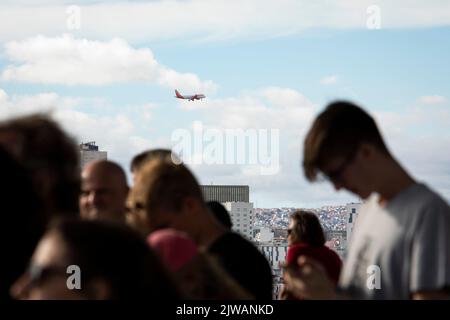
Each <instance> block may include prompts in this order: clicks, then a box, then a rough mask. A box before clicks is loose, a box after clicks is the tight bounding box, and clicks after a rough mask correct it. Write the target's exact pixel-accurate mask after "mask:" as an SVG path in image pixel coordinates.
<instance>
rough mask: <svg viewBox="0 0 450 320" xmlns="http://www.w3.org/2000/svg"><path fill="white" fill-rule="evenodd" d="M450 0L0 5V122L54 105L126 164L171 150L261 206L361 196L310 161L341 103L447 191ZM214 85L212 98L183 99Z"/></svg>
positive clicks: (54, 112) (61, 118) (59, 116)
mask: <svg viewBox="0 0 450 320" xmlns="http://www.w3.org/2000/svg"><path fill="white" fill-rule="evenodd" d="M449 39H450V1H444V0H430V1H417V0H416V1H415V0H410V1H400V0H399V1H395V3H394V1H375V0H371V1H366V0H347V1H329V0H317V1H303V0H296V1H294V0H277V1H275V0H272V1H269V0H244V1H234V0H227V1H225V0H183V1H174V0H170V1H101V0H97V1H88V0H85V1H32V0H28V1H26V0H19V1H17V0H16V1H12V0H11V1H8V0H3V1H0V120H4V119H9V118H11V117H15V116H19V115H24V114H30V113H34V112H46V113H48V114H49V115H50V116H51V117H53V118H54V119H56V120H57V121H58V122H59V123H61V125H62V126H63V127H64V128H65V129H66V130H67V131H68V132H69V133H70V135H71V136H73V137H74V139H76V141H77V142H87V141H95V142H96V143H97V145H98V146H99V147H100V149H101V150H104V151H107V152H108V158H109V159H110V160H112V161H116V162H118V163H119V164H121V165H122V166H123V167H124V169H125V170H126V171H127V173H128V174H129V172H128V170H129V169H128V168H129V162H130V160H131V158H132V157H133V155H135V154H137V153H138V152H140V151H143V150H146V149H149V148H156V147H158V148H159V147H163V148H173V149H174V150H176V151H177V152H178V153H180V154H181V157H182V158H183V160H184V161H185V162H186V164H187V165H188V166H189V167H190V168H191V169H192V170H193V172H194V174H195V175H196V177H197V178H198V180H199V181H200V183H202V184H245V185H249V186H250V200H251V201H252V202H253V203H254V205H255V207H260V208H270V207H302V208H313V207H319V206H324V205H341V204H345V203H349V202H355V201H358V200H359V199H357V197H355V196H354V195H351V194H350V193H348V192H346V191H339V192H335V191H334V189H333V187H332V186H331V185H329V184H327V183H318V184H310V183H309V182H307V181H306V180H305V178H304V176H303V172H302V169H301V161H302V152H303V150H302V146H303V139H304V136H305V134H306V132H307V130H308V129H309V127H310V125H311V123H312V121H313V119H314V117H315V116H316V115H317V114H318V113H319V112H320V111H321V110H323V109H324V107H325V106H326V104H327V103H329V102H331V101H333V100H336V99H346V100H350V101H353V102H355V103H357V104H359V105H361V106H362V107H364V108H365V109H366V110H367V111H368V112H369V113H370V114H371V115H373V116H374V117H375V119H376V121H377V124H378V126H379V128H380V130H381V131H382V134H383V136H384V137H385V139H386V142H387V144H388V147H389V148H390V150H391V151H392V153H393V154H394V156H395V157H396V158H397V159H398V160H399V161H400V162H401V163H402V164H403V165H404V167H405V168H406V169H407V170H408V171H409V172H410V173H411V174H412V175H413V176H414V177H415V178H417V179H418V180H419V181H423V182H425V183H426V184H428V185H429V186H431V187H432V188H434V189H435V190H436V191H438V193H440V194H441V195H442V196H443V197H444V198H445V199H447V200H449V201H450V101H449V99H450V86H449V84H450V59H449V58H448V57H449V56H450V41H449ZM175 89H178V90H179V91H180V92H181V93H182V94H194V93H203V94H205V95H206V98H205V99H203V100H201V101H183V100H178V99H176V98H174V90H175Z"/></svg>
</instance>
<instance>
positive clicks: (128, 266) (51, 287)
mask: <svg viewBox="0 0 450 320" xmlns="http://www.w3.org/2000/svg"><path fill="white" fill-rule="evenodd" d="M70 266H77V267H79V271H80V272H79V276H80V284H81V285H80V286H79V287H78V288H76V287H75V288H69V286H68V283H69V282H70V281H71V280H70V279H69V277H70V276H71V275H72V274H73V275H75V274H76V273H71V272H69V271H68V270H69V269H68V267H70ZM11 292H12V295H13V296H14V297H16V298H17V299H30V300H55V299H58V300H59V299H61V300H86V299H87V300H109V299H114V300H115V299H127V300H128V299H130V300H147V301H149V302H151V301H153V300H173V299H177V298H179V294H178V289H176V287H175V284H174V282H173V279H172V278H171V277H170V276H169V274H168V273H167V272H166V271H165V268H164V267H163V265H162V263H161V261H160V260H159V258H158V257H157V256H156V255H155V253H153V251H152V250H151V249H150V248H149V247H148V245H147V243H146V242H145V240H144V239H143V238H141V237H140V236H139V235H138V234H137V233H135V232H134V231H133V230H131V229H129V228H128V227H125V226H122V225H117V224H111V223H107V222H100V221H85V220H58V221H56V222H53V223H52V225H51V226H50V228H49V229H48V231H47V232H46V233H45V235H44V237H43V238H42V239H41V241H40V242H39V244H38V246H37V248H36V250H35V252H34V254H33V257H32V259H31V263H30V266H29V269H28V271H27V272H26V273H25V274H24V275H23V276H22V277H20V278H19V279H18V280H17V281H16V283H15V284H14V285H13V287H12V289H11Z"/></svg>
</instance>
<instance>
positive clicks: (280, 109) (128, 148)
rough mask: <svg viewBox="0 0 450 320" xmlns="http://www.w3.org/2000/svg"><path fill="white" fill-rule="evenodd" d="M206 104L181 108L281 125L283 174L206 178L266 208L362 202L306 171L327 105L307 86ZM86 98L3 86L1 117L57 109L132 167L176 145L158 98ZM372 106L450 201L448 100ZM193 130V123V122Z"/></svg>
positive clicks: (217, 122)
mask: <svg viewBox="0 0 450 320" xmlns="http://www.w3.org/2000/svg"><path fill="white" fill-rule="evenodd" d="M203 102H205V107H204V108H203V109H198V110H195V111H186V110H185V111H181V112H191V113H192V115H196V116H198V117H199V118H198V119H201V121H202V123H203V125H204V127H205V129H209V128H215V129H217V130H219V132H224V130H225V129H232V128H241V129H243V130H246V129H256V130H259V129H278V130H280V144H279V147H280V148H279V164H280V171H279V172H278V173H277V174H275V175H261V174H258V170H254V169H255V168H252V167H251V166H245V165H238V164H234V165H233V164H230V165H216V164H213V165H206V164H200V165H192V166H191V167H192V169H193V170H194V173H195V175H196V176H197V177H198V178H199V180H200V182H201V183H204V184H210V183H211V182H213V183H215V184H247V185H249V186H250V190H251V200H252V201H256V202H257V205H258V206H259V207H264V206H273V205H278V206H283V205H289V206H291V205H296V206H301V207H316V206H321V205H324V204H344V203H346V202H350V201H356V200H357V199H356V197H355V196H353V195H350V194H349V193H348V192H339V193H336V192H335V191H334V190H333V188H332V186H331V185H329V184H326V183H324V184H310V183H308V182H307V181H306V180H305V178H304V177H303V172H302V169H301V159H302V145H303V140H304V136H305V134H306V132H307V130H308V129H309V127H310V126H311V122H312V120H313V119H314V117H315V115H316V114H317V113H318V112H319V111H320V110H321V109H322V106H317V105H316V104H314V103H313V102H311V101H310V100H309V99H308V98H306V97H305V96H304V95H302V94H301V93H300V92H299V91H297V90H295V89H291V88H277V87H269V88H262V89H259V90H249V91H245V92H243V93H242V94H240V95H239V96H236V97H229V98H224V99H208V100H207V101H203ZM85 103H86V104H90V103H89V101H84V99H82V98H73V97H63V96H60V95H58V94H55V93H41V94H36V95H28V96H24V95H20V96H15V95H13V96H9V95H8V94H7V93H6V92H5V91H3V90H1V89H0V118H1V119H4V118H7V117H11V116H14V115H17V114H23V113H29V112H33V111H37V110H42V109H44V110H49V109H52V110H53V116H54V117H55V119H57V120H59V121H61V123H62V124H63V126H64V127H65V128H66V129H67V130H68V131H69V132H70V133H71V134H73V135H75V136H76V137H77V138H78V140H79V141H87V140H95V141H96V142H97V144H98V145H99V146H100V147H101V148H102V149H104V150H107V151H108V153H109V156H110V158H111V159H113V160H115V161H118V162H119V163H121V164H122V165H123V166H124V167H126V168H127V167H128V164H129V161H130V159H131V157H132V156H133V155H134V154H136V153H137V152H139V151H142V150H144V149H146V148H150V147H161V146H164V147H169V146H170V145H171V144H172V143H173V141H170V137H166V136H158V134H157V133H155V132H149V130H148V128H149V127H154V126H155V125H156V124H155V123H154V122H153V121H154V120H153V117H152V112H153V110H154V108H156V107H157V106H155V105H153V104H148V105H142V106H137V107H132V106H125V107H123V108H120V110H121V112H119V113H112V115H106V114H105V113H100V111H99V112H98V113H84V112H82V111H80V110H81V109H82V106H83V104H85ZM102 103H107V102H104V101H103V102H102ZM191 105H194V104H191ZM195 105H197V103H195ZM49 106H54V107H53V108H50V107H49ZM368 110H369V112H370V113H371V114H373V115H374V116H375V118H376V119H377V123H378V124H379V126H380V128H381V131H382V133H383V136H384V137H385V139H386V141H387V143H388V145H389V147H390V148H391V150H392V151H393V153H394V155H395V157H396V158H398V159H399V160H400V162H401V163H402V164H403V165H404V166H405V167H406V168H407V169H408V171H410V172H411V173H412V175H413V176H415V177H417V178H418V179H419V180H420V181H425V182H426V183H427V184H429V185H430V186H431V187H433V188H434V189H436V190H437V191H438V192H439V193H441V194H442V195H443V196H444V197H445V198H447V199H450V170H449V169H448V168H449V165H448V164H449V163H450V151H449V149H448V145H450V132H449V130H448V128H449V127H450V110H448V108H445V107H444V106H436V107H434V108H431V109H430V108H419V107H417V106H413V107H409V108H406V109H405V110H403V111H401V112H395V111H389V112H379V111H377V108H373V107H372V108H369V109H368ZM145 112H148V113H149V117H148V119H149V120H146V119H145V117H143V116H142V114H143V113H145ZM193 112H196V113H197V114H195V113H193ZM180 118H181V115H180ZM190 118H191V119H192V117H190ZM186 129H188V130H189V129H190V128H189V123H187V122H186ZM205 146H206V143H205Z"/></svg>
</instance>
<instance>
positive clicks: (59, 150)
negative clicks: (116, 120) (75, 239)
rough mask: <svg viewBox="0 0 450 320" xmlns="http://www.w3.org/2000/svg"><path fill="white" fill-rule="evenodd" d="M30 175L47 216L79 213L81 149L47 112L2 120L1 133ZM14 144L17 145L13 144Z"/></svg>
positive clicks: (9, 148)
mask: <svg viewBox="0 0 450 320" xmlns="http://www.w3.org/2000/svg"><path fill="white" fill-rule="evenodd" d="M1 134H5V135H11V136H10V138H11V139H13V141H14V142H13V143H9V144H8V143H5V144H6V147H7V148H8V151H10V152H11V153H12V154H13V155H14V156H15V157H16V158H17V160H18V161H19V162H20V163H21V164H22V165H23V167H24V168H25V169H26V170H27V172H28V174H29V175H30V176H31V178H32V181H33V184H34V188H35V191H36V193H37V194H38V195H39V196H40V198H41V199H42V200H43V205H44V206H45V211H46V214H47V215H48V217H47V218H48V219H49V220H50V218H51V217H52V216H53V215H55V214H68V213H70V214H71V215H72V216H75V215H77V212H78V196H79V193H80V166H79V151H78V147H77V144H76V143H75V141H74V140H73V139H72V138H71V137H70V136H68V135H67V134H66V133H65V132H64V131H63V130H62V129H61V128H60V126H59V125H58V124H57V123H56V122H55V121H53V120H51V119H50V118H49V117H48V116H47V115H45V114H32V115H28V116H23V117H18V118H14V119H11V120H8V121H5V122H2V123H1V124H0V135H1ZM13 144H14V145H13Z"/></svg>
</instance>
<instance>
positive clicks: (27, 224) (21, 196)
mask: <svg viewBox="0 0 450 320" xmlns="http://www.w3.org/2000/svg"><path fill="white" fill-rule="evenodd" d="M0 176H1V177H2V183H0V203H1V205H2V208H1V210H2V226H3V230H2V232H0V252H1V253H2V263H1V264H0V301H5V300H9V299H10V298H11V297H10V294H9V289H10V287H11V285H12V284H13V283H14V282H15V281H16V279H17V278H18V277H19V276H20V275H21V274H22V273H23V272H24V271H25V269H26V267H27V264H28V261H29V260H30V258H31V255H32V254H33V251H34V248H35V247H36V245H37V243H38V241H39V239H40V237H41V236H42V234H43V233H44V228H45V226H44V224H43V220H42V218H41V212H42V210H43V208H42V203H41V202H40V199H39V197H38V196H37V194H36V193H35V192H34V189H33V185H32V182H31V179H30V177H29V176H28V175H27V173H26V170H25V169H24V168H23V167H22V166H21V165H20V164H19V163H17V161H16V160H15V159H13V157H12V156H11V155H10V154H9V153H8V152H6V151H5V150H4V149H3V148H2V147H0Z"/></svg>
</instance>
